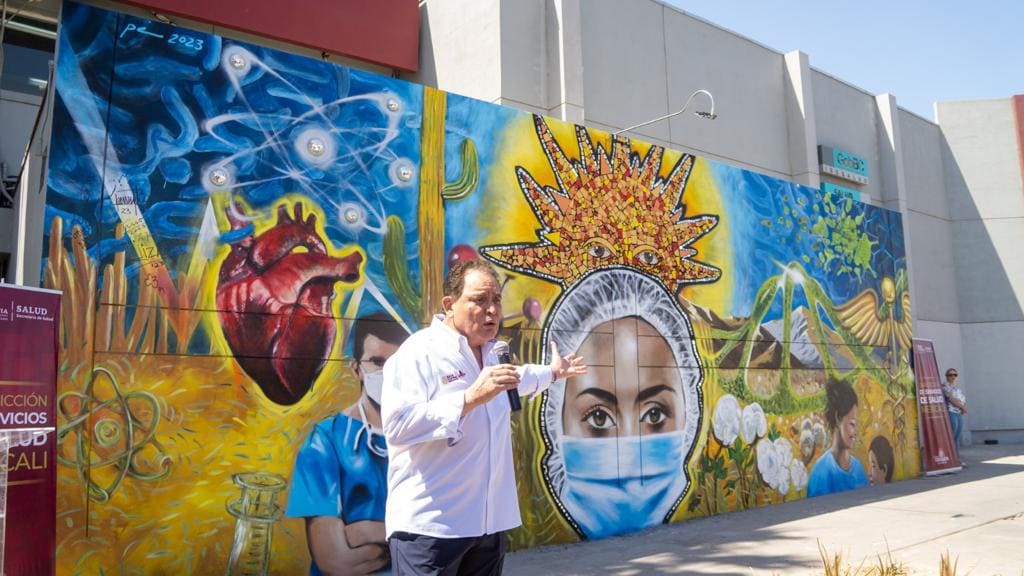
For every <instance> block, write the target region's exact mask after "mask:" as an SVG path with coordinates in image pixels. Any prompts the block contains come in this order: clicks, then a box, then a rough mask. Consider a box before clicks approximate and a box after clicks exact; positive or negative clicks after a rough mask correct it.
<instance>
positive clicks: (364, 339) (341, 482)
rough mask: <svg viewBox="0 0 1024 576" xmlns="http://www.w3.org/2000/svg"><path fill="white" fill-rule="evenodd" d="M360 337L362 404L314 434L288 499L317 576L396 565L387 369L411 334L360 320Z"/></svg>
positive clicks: (355, 362) (385, 321) (355, 361)
mask: <svg viewBox="0 0 1024 576" xmlns="http://www.w3.org/2000/svg"><path fill="white" fill-rule="evenodd" d="M353 333H354V335H353V345H352V363H351V365H350V368H351V370H352V373H353V374H354V375H355V377H356V378H357V379H358V380H359V382H360V384H361V392H360V394H359V399H358V400H356V402H355V403H354V404H352V405H351V406H349V407H348V408H345V409H344V410H343V411H342V412H341V413H339V414H336V415H334V416H332V417H330V418H327V419H326V420H324V421H322V422H320V423H318V424H317V425H316V426H314V427H313V429H312V430H311V431H310V433H309V436H308V437H307V438H306V441H305V443H303V445H302V448H300V449H299V453H298V455H297V456H296V458H295V471H294V473H293V474H292V482H291V491H290V492H289V494H288V507H287V509H286V515H287V516H288V517H303V518H305V519H306V541H307V543H308V545H309V554H310V556H311V557H312V559H313V562H312V565H311V566H310V570H309V573H310V574H313V575H319V574H353V575H355V574H369V573H372V572H375V571H379V570H381V569H384V568H387V566H388V564H389V556H388V545H387V540H386V539H385V533H384V503H385V501H386V499H387V467H388V459H387V444H386V443H385V441H384V435H383V433H382V432H381V421H380V395H381V384H382V382H383V380H384V374H383V372H382V367H383V366H384V362H385V361H386V360H387V359H388V358H390V357H391V355H392V354H394V353H395V351H396V350H398V346H399V345H400V344H401V343H402V342H403V341H404V340H405V339H406V337H408V335H409V333H408V332H406V330H405V329H404V328H402V327H401V326H400V325H399V324H398V323H397V322H395V321H394V320H393V319H391V317H390V316H388V315H386V314H382V313H377V314H371V315H369V316H364V317H362V318H359V319H357V320H356V321H355V324H354V326H353Z"/></svg>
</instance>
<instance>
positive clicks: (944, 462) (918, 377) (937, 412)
mask: <svg viewBox="0 0 1024 576" xmlns="http://www.w3.org/2000/svg"><path fill="white" fill-rule="evenodd" d="M914 380H915V381H916V383H917V404H918V410H917V414H918V419H919V420H920V422H919V424H920V426H919V430H921V440H922V446H923V447H924V470H925V474H926V475H929V476H930V475H932V474H942V473H946V472H956V471H957V470H960V461H959V460H958V459H957V455H956V448H955V447H954V446H953V430H952V429H951V428H950V426H949V413H948V410H947V408H946V397H945V395H944V394H943V393H942V383H941V380H939V366H938V363H937V362H936V361H935V347H934V346H933V345H932V341H931V340H920V339H917V338H915V339H914Z"/></svg>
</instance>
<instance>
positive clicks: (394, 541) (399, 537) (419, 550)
mask: <svg viewBox="0 0 1024 576" xmlns="http://www.w3.org/2000/svg"><path fill="white" fill-rule="evenodd" d="M505 547H506V545H505V534H504V533H503V532H499V533H498V534H484V535H483V536H474V537H470V538H435V537H433V536H423V535H422V534H410V533H408V532H395V533H394V534H392V535H391V539H390V540H389V541H388V548H389V549H390V551H391V569H392V570H393V571H394V575H395V576H501V568H502V565H503V564H504V563H505Z"/></svg>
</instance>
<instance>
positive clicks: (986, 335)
mask: <svg viewBox="0 0 1024 576" xmlns="http://www.w3.org/2000/svg"><path fill="white" fill-rule="evenodd" d="M936 117H937V119H938V122H939V125H940V126H941V127H942V133H943V136H944V141H943V148H942V152H943V156H944V165H945V168H946V171H945V174H944V178H945V180H946V183H947V190H948V198H947V203H948V207H949V217H950V220H951V223H952V226H951V228H952V232H951V234H952V237H953V239H954V241H953V245H952V251H953V261H954V264H955V267H954V277H955V280H956V284H957V292H958V294H959V300H960V320H961V322H962V323H963V324H962V331H963V352H964V365H963V373H964V377H965V382H966V383H967V385H966V386H965V388H966V389H967V390H968V402H969V403H970V406H971V407H972V411H971V413H970V420H969V426H970V428H971V430H972V431H974V432H975V439H976V440H977V439H978V438H988V437H993V438H1002V439H1004V440H1005V439H1009V440H1017V441H1024V414H1022V413H1021V410H1020V406H1021V401H1020V399H1021V392H1020V390H1021V386H1020V385H1021V376H1020V371H1019V356H1020V350H1021V343H1022V342H1024V259H1022V258H1021V256H1020V246H1022V245H1024V190H1022V184H1021V173H1020V165H1019V163H1018V147H1017V140H1016V133H1015V129H1016V123H1015V121H1014V118H1013V111H1012V108H1011V106H1010V100H1009V99H1002V100H976V101H964V102H943V103H939V104H938V105H937V106H936Z"/></svg>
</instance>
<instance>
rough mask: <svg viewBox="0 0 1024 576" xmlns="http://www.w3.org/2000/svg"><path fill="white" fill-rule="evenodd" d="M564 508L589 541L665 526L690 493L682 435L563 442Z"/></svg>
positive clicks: (680, 433)
mask: <svg viewBox="0 0 1024 576" xmlns="http://www.w3.org/2000/svg"><path fill="white" fill-rule="evenodd" d="M562 454H563V458H564V462H565V487H564V488H563V490H562V504H564V505H565V507H566V509H567V510H568V512H569V514H570V515H572V517H573V519H574V520H576V522H577V523H578V524H579V526H580V528H581V529H582V530H583V533H584V534H586V536H587V538H588V539H597V538H605V537H607V536H614V535H616V534H623V533H626V532H634V531H637V530H641V529H643V528H647V527H648V526H653V525H655V524H660V523H661V522H663V521H664V520H665V515H666V514H668V511H669V510H670V509H671V508H672V505H673V504H674V503H675V501H676V499H677V498H679V496H680V495H681V494H682V493H683V490H684V489H685V488H686V484H687V479H686V476H685V474H684V473H683V455H684V451H683V433H682V432H669V433H665V434H655V435H651V436H643V437H642V442H641V437H640V436H628V437H621V438H572V437H568V436H567V437H563V438H562Z"/></svg>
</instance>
